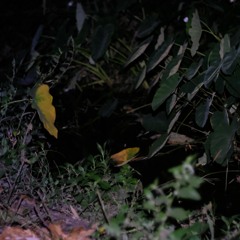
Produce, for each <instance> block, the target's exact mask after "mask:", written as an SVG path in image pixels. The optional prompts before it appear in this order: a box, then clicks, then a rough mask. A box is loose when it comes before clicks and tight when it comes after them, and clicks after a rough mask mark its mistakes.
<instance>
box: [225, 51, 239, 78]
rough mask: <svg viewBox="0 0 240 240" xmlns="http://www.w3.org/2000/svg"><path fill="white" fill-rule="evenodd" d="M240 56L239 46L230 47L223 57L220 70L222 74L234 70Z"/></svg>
mask: <svg viewBox="0 0 240 240" xmlns="http://www.w3.org/2000/svg"><path fill="white" fill-rule="evenodd" d="M239 57H240V47H239V49H238V50H235V49H232V50H231V52H228V53H227V54H226V55H225V56H224V59H223V63H222V67H221V70H222V72H223V73H224V74H226V75H230V74H232V72H233V71H234V70H235V68H236V66H237V64H238V61H239Z"/></svg>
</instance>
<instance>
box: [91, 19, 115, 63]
mask: <svg viewBox="0 0 240 240" xmlns="http://www.w3.org/2000/svg"><path fill="white" fill-rule="evenodd" d="M113 32H114V25H113V24H111V23H108V24H106V25H100V26H98V27H97V28H96V30H95V32H94V34H93V40H92V59H93V60H94V61H96V60H98V59H99V58H101V57H102V56H103V55H104V54H105V52H106V50H107V48H108V45H109V44H110V42H111V38H112V35H113Z"/></svg>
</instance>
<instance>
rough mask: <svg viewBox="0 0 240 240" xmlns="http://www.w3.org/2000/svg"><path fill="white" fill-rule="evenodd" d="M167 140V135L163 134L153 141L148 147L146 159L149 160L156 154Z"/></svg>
mask: <svg viewBox="0 0 240 240" xmlns="http://www.w3.org/2000/svg"><path fill="white" fill-rule="evenodd" d="M168 138H169V135H168V134H167V133H165V134H162V135H161V136H160V137H159V138H158V139H157V140H156V141H154V142H153V144H152V145H151V146H150V149H149V153H148V157H149V158H151V157H152V156H154V155H155V154H156V153H157V152H159V151H160V150H161V149H162V148H163V147H164V145H165V144H166V142H167V140H168Z"/></svg>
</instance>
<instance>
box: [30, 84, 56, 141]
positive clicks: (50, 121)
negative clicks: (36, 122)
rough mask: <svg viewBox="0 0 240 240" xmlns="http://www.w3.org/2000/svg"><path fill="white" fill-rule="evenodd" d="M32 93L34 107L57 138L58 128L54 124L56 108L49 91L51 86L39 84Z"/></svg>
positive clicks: (46, 127) (45, 126) (48, 129)
mask: <svg viewBox="0 0 240 240" xmlns="http://www.w3.org/2000/svg"><path fill="white" fill-rule="evenodd" d="M30 94H31V96H32V98H33V102H32V107H33V108H34V109H36V110H37V111H38V115H39V118H40V120H41V121H42V123H43V125H44V128H45V129H46V130H47V131H48V132H49V133H50V134H51V135H53V136H54V137H55V138H57V137H58V130H57V128H56V127H55V126H54V122H55V119H56V110H55V107H54V106H53V105H52V100H53V97H52V95H51V94H50V93H49V86H48V85H46V84H39V85H37V86H35V87H34V88H33V89H32V90H31V93H30Z"/></svg>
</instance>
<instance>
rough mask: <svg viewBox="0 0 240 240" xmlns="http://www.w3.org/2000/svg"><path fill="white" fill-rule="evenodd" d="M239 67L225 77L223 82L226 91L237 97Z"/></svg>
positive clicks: (239, 83) (239, 91) (239, 80)
mask: <svg viewBox="0 0 240 240" xmlns="http://www.w3.org/2000/svg"><path fill="white" fill-rule="evenodd" d="M239 73H240V69H239V70H237V71H235V72H234V73H233V74H232V75H231V76H229V77H227V78H226V81H225V84H226V88H227V90H228V92H229V93H230V94H231V95H232V96H234V97H237V98H240V77H239Z"/></svg>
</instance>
